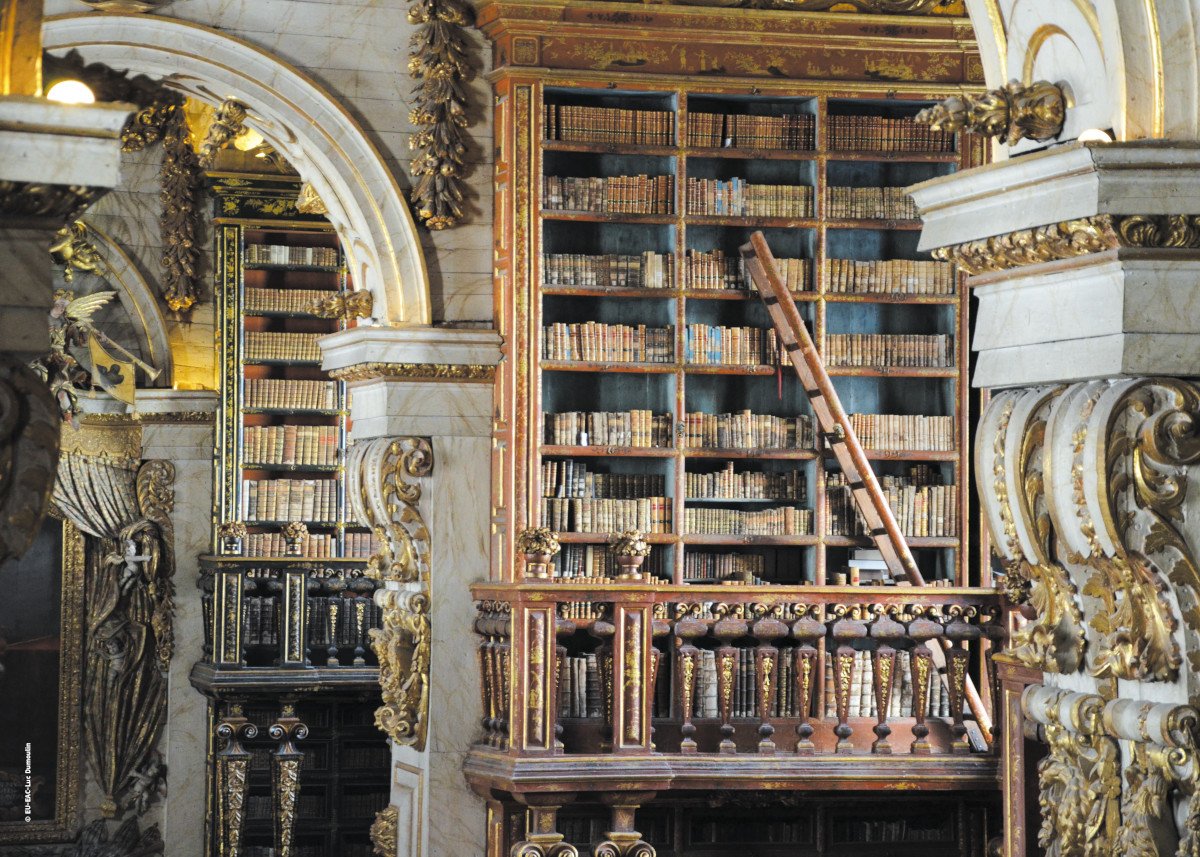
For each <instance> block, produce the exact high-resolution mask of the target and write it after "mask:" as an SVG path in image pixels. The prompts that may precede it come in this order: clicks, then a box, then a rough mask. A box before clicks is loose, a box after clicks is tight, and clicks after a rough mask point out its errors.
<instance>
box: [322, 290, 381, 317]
mask: <svg viewBox="0 0 1200 857" xmlns="http://www.w3.org/2000/svg"><path fill="white" fill-rule="evenodd" d="M374 305H375V297H374V295H372V294H371V293H370V292H368V291H366V290H365V289H363V290H359V291H356V292H333V293H332V294H330V295H328V296H327V297H323V298H320V299H319V300H316V301H314V302H313V303H312V304H310V305H309V307H308V311H309V312H311V313H312V314H313V315H316V316H320V317H321V318H338V319H342V320H345V321H349V320H350V319H354V318H370V317H371V310H372V308H373V307H374Z"/></svg>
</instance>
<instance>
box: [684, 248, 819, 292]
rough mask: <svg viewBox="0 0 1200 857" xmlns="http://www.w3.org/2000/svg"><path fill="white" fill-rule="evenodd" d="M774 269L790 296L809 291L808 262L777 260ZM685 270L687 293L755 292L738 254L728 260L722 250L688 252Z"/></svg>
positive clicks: (802, 260) (801, 260)
mask: <svg viewBox="0 0 1200 857" xmlns="http://www.w3.org/2000/svg"><path fill="white" fill-rule="evenodd" d="M775 266H776V270H777V271H778V272H779V276H780V277H782V278H783V284H784V286H785V287H786V288H787V290H788V291H789V292H805V291H809V290H810V289H811V287H812V286H811V282H810V280H809V264H808V260H807V259H776V260H775ZM684 269H685V271H686V272H687V287H688V288H689V289H737V290H739V291H758V290H757V289H756V288H755V286H754V281H753V280H751V279H750V277H749V276H747V274H746V265H745V263H744V262H743V261H742V257H741V255H740V254H737V255H734V256H728V255H726V254H725V251H723V250H688V251H687V257H686V259H685V260H684Z"/></svg>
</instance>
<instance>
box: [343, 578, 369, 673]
mask: <svg viewBox="0 0 1200 857" xmlns="http://www.w3.org/2000/svg"><path fill="white" fill-rule="evenodd" d="M349 588H350V591H351V592H353V593H354V595H355V599H354V615H353V617H352V619H353V625H354V666H356V667H362V666H366V664H367V661H366V657H365V656H366V653H367V649H366V647H367V611H368V610H369V609H370V606H371V596H372V595H374V593H375V581H373V580H371V578H369V577H355V578H353V579H351V581H350V585H349Z"/></svg>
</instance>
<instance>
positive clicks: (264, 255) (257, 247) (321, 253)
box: [243, 244, 338, 268]
mask: <svg viewBox="0 0 1200 857" xmlns="http://www.w3.org/2000/svg"><path fill="white" fill-rule="evenodd" d="M243 259H244V261H245V264H247V265H309V266H313V267H323V268H336V267H337V265H338V251H337V249H336V248H334V247H291V246H288V245H285V244H247V245H246V251H245V255H244V256H243Z"/></svg>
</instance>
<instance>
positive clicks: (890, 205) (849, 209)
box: [826, 187, 917, 220]
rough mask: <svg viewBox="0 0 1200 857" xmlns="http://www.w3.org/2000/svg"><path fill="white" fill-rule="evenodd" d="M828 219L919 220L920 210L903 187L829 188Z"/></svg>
mask: <svg viewBox="0 0 1200 857" xmlns="http://www.w3.org/2000/svg"><path fill="white" fill-rule="evenodd" d="M828 203H829V204H828V209H829V210H828V211H827V212H826V216H828V217H835V218H862V219H869V220H916V219H917V206H916V203H914V202H913V201H912V198H911V197H909V195H908V192H907V191H906V190H905V189H904V188H902V187H831V188H828Z"/></svg>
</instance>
